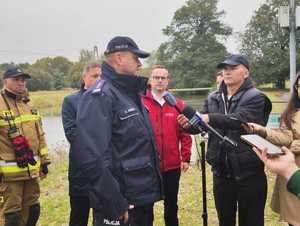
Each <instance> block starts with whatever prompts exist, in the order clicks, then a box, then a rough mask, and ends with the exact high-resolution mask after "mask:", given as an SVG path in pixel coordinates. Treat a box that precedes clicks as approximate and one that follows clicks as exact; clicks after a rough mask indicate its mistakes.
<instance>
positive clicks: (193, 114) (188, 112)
mask: <svg viewBox="0 0 300 226" xmlns="http://www.w3.org/2000/svg"><path fill="white" fill-rule="evenodd" d="M182 114H183V115H184V116H185V117H187V118H188V119H189V123H190V124H191V125H192V126H193V127H194V128H197V129H199V130H200V131H203V130H205V131H207V132H209V133H211V134H212V135H214V136H216V137H217V138H219V139H220V140H221V141H225V142H227V143H229V144H230V145H232V146H233V147H237V143H236V142H235V141H233V140H231V139H229V138H228V137H226V136H222V135H221V134H220V133H219V132H218V131H217V130H215V129H214V128H213V127H211V126H210V125H209V124H207V123H205V122H204V121H203V120H202V116H201V113H199V112H197V111H195V110H194V109H193V108H192V107H190V106H186V107H185V108H184V109H183V111H182Z"/></svg>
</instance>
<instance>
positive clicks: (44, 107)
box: [30, 89, 74, 116]
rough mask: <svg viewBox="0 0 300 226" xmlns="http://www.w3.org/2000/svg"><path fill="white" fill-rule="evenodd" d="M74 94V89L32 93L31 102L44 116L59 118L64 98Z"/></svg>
mask: <svg viewBox="0 0 300 226" xmlns="http://www.w3.org/2000/svg"><path fill="white" fill-rule="evenodd" d="M72 92H74V90H72V89H66V90H57V91H37V92H31V93H30V100H31V101H32V104H33V105H34V106H35V107H36V108H37V109H38V110H39V112H40V114H41V115H42V116H58V115H61V105H62V102H63V99H64V97H65V96H67V95H69V94H70V93H72Z"/></svg>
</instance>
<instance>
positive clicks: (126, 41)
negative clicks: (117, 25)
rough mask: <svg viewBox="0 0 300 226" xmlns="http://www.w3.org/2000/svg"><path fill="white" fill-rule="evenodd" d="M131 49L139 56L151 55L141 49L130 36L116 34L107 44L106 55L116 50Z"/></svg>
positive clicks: (130, 50)
mask: <svg viewBox="0 0 300 226" xmlns="http://www.w3.org/2000/svg"><path fill="white" fill-rule="evenodd" d="M124 51H129V52H131V53H133V54H135V55H136V56H138V57H139V58H146V57H148V56H150V53H148V52H146V51H143V50H141V49H139V47H138V45H137V44H136V43H135V42H134V41H133V40H132V39H131V38H129V37H126V36H116V37H114V38H113V39H112V40H110V41H109V43H108V44H107V47H106V50H105V52H104V54H105V55H107V54H110V53H115V52H124Z"/></svg>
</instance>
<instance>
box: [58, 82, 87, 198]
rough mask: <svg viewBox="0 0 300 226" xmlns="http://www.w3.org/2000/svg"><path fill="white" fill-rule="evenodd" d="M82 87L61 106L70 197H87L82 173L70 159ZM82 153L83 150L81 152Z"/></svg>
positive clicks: (85, 182) (84, 178)
mask: <svg viewBox="0 0 300 226" xmlns="http://www.w3.org/2000/svg"><path fill="white" fill-rule="evenodd" d="M84 91H85V90H84V87H83V85H82V87H81V89H80V90H79V91H77V92H75V93H72V94H70V95H68V96H66V97H65V98H64V101H63V104H62V123H63V128H64V132H65V136H66V138H67V140H68V141H69V143H70V151H69V170H68V179H69V195H70V196H88V183H87V179H86V177H85V176H84V175H83V173H82V171H81V170H80V169H79V167H78V166H77V165H76V161H74V159H72V157H73V155H72V152H73V151H74V137H75V134H76V115H77V106H78V103H79V99H80V98H81V96H82V94H83V93H84ZM81 151H84V150H81Z"/></svg>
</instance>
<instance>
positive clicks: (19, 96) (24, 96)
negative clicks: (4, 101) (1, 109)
mask: <svg viewBox="0 0 300 226" xmlns="http://www.w3.org/2000/svg"><path fill="white" fill-rule="evenodd" d="M2 93H4V94H5V95H6V96H7V97H9V98H11V99H14V100H16V101H20V100H22V101H23V102H25V103H27V102H29V101H30V99H29V94H28V91H27V90H26V92H25V93H23V94H15V93H13V92H12V91H10V90H8V89H3V90H2Z"/></svg>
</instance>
